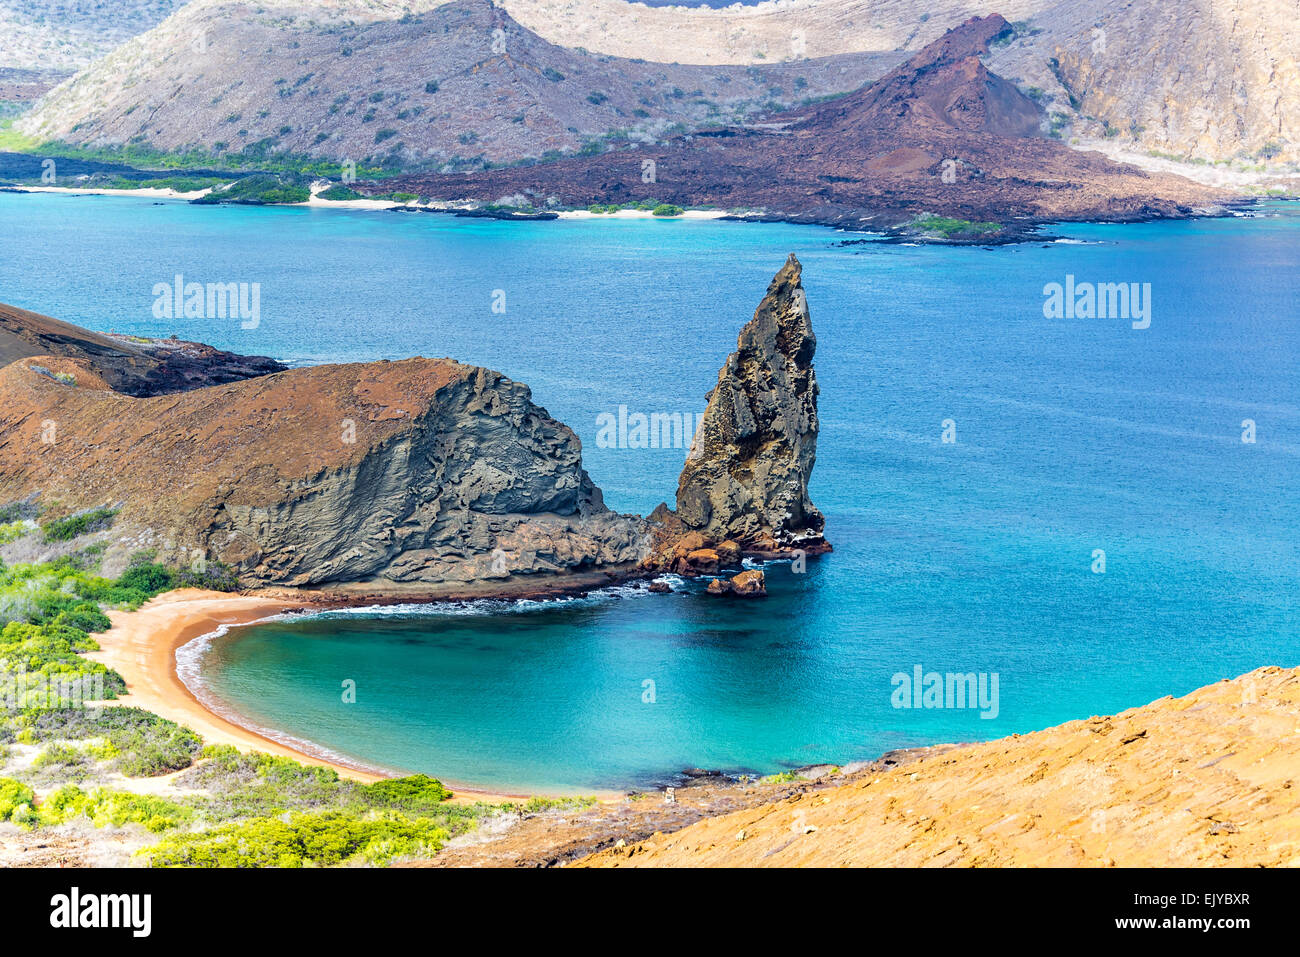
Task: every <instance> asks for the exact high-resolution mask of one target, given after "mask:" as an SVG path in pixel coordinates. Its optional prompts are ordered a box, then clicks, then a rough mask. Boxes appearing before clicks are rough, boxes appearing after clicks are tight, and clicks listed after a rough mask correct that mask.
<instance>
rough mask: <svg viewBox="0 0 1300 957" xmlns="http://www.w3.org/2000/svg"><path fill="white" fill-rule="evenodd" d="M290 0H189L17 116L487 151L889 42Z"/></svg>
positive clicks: (659, 122) (370, 150)
mask: <svg viewBox="0 0 1300 957" xmlns="http://www.w3.org/2000/svg"><path fill="white" fill-rule="evenodd" d="M294 9H295V8H289V7H284V8H280V7H276V6H275V5H274V4H266V5H262V4H253V3H251V2H249V3H245V2H239V0H230V2H225V3H215V2H211V0H197V2H195V3H193V4H191V5H190V6H188V7H186V8H185V9H183V10H182V11H181V12H180V13H178V14H177V15H176V16H174V17H172V18H171V19H169V20H168V21H166V22H165V23H164V24H162V25H161V26H159V27H158V28H156V29H154V30H152V31H150V32H149V33H147V34H145V35H143V36H140V37H137V38H135V39H133V40H131V41H129V42H128V43H126V44H124V45H123V46H122V47H120V48H119V49H118V50H116V51H114V53H113V54H111V55H110V56H108V57H106V58H105V59H104V60H102V61H100V62H99V63H97V64H96V65H95V66H94V67H92V68H91V69H90V70H87V71H85V72H83V73H82V74H80V75H78V76H77V77H75V78H73V79H72V80H70V81H68V82H67V83H65V84H63V85H62V86H60V87H59V88H58V89H56V90H55V91H53V92H52V93H51V94H50V96H49V97H48V98H47V99H46V100H45V101H44V103H43V104H42V106H41V107H40V108H39V109H38V110H37V111H36V112H35V113H34V114H32V115H31V116H29V117H26V118H24V119H23V120H22V121H21V122H20V124H19V128H20V129H21V130H22V131H24V132H26V133H28V134H29V135H32V136H35V137H37V138H39V139H42V140H46V139H53V140H61V141H66V142H69V143H75V144H86V145H106V144H123V143H140V144H147V145H149V146H152V147H155V148H159V149H164V150H183V149H190V148H200V149H211V150H215V151H217V152H226V153H240V152H241V151H244V152H250V153H253V154H259V153H262V152H268V151H278V150H285V151H290V152H293V153H298V154H308V155H313V156H320V157H328V158H331V159H334V160H337V161H339V162H342V161H344V160H348V159H350V160H353V161H361V160H363V159H366V158H368V157H380V156H389V155H394V154H395V155H396V156H399V157H400V158H401V162H403V163H405V164H418V163H434V164H437V163H447V162H454V161H457V160H466V161H469V160H477V159H483V160H487V161H489V162H495V163H499V162H511V161H515V160H519V159H523V158H528V157H542V156H544V155H546V154H547V153H549V152H552V151H555V152H557V153H558V152H559V151H566V150H567V151H575V150H578V149H582V148H584V147H586V148H588V149H591V148H594V147H593V146H592V144H593V141H595V140H598V139H599V138H601V137H604V136H607V135H609V134H611V133H615V132H616V133H617V135H618V136H620V137H629V138H632V139H639V140H641V141H644V142H653V141H654V140H655V139H658V138H660V137H662V136H664V135H665V134H666V133H669V132H671V131H676V130H680V129H690V128H697V127H699V126H702V125H707V124H716V123H717V122H719V121H722V122H734V121H737V120H740V119H743V118H744V117H746V116H748V115H750V114H752V113H761V112H767V111H770V110H771V109H772V108H773V106H774V105H775V106H791V105H795V104H798V103H799V102H801V101H803V100H806V99H809V98H816V97H819V96H824V95H826V94H829V93H835V92H840V91H842V90H843V89H845V88H852V87H856V86H860V85H861V84H862V83H864V82H866V81H867V80H869V79H870V78H871V77H873V76H878V75H879V74H880V73H881V72H883V70H884V69H887V68H888V66H890V65H892V64H893V62H894V61H895V60H896V57H894V56H892V55H885V56H880V55H866V54H852V55H847V56H843V57H834V58H829V59H824V60H819V61H816V62H803V63H790V64H772V65H769V66H764V67H746V66H733V67H714V66H674V65H670V64H660V63H648V62H638V61H633V60H625V59H617V58H613V57H608V56H595V55H591V54H587V53H584V52H581V51H577V50H568V49H564V48H562V47H558V46H556V45H554V44H552V43H549V42H547V41H546V40H543V39H541V38H539V37H538V36H536V35H535V34H533V33H532V32H530V31H528V30H526V29H525V28H523V27H521V26H520V25H519V24H517V23H516V22H515V21H514V20H513V19H512V18H511V17H510V16H509V14H508V13H506V12H505V11H504V10H503V9H502V8H500V7H499V6H494V5H493V4H492V3H490V2H488V0H456V2H454V3H446V4H435V5H432V6H431V8H430V9H428V10H426V11H425V12H423V13H421V14H419V15H411V16H405V17H399V18H391V17H390V18H388V19H383V18H377V17H376V16H374V15H372V16H370V17H369V18H358V19H356V20H344V19H340V18H339V17H338V15H337V14H338V12H339V10H342V9H350V8H346V7H344V6H343V5H336V6H333V5H332V6H322V7H320V8H319V10H317V12H318V13H320V14H321V15H320V16H319V17H318V18H315V19H312V18H305V17H304V16H303V15H301V14H300V13H295V12H293V11H294ZM313 10H316V8H313ZM389 12H390V13H391V11H389ZM371 13H372V14H373V11H371Z"/></svg>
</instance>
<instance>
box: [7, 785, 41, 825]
mask: <svg viewBox="0 0 1300 957" xmlns="http://www.w3.org/2000/svg"><path fill="white" fill-rule="evenodd" d="M35 800H36V795H35V794H33V793H32V789H31V788H29V787H28V786H27V785H26V784H23V783H22V782H21V781H15V780H14V779H13V778H0V822H3V821H8V820H9V819H10V818H11V817H12V816H13V813H14V811H16V810H18V809H19V808H21V807H23V806H27V807H30V806H31V805H32V803H33V802H34V801H35Z"/></svg>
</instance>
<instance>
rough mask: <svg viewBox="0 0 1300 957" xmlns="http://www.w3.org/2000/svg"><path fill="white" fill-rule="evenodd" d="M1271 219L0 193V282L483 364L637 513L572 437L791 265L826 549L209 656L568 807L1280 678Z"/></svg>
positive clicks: (1282, 590) (1287, 620)
mask: <svg viewBox="0 0 1300 957" xmlns="http://www.w3.org/2000/svg"><path fill="white" fill-rule="evenodd" d="M1269 211H1270V212H1271V213H1272V215H1270V216H1268V217H1266V218H1258V219H1225V220H1205V221H1194V222H1183V223H1161V224H1142V225H1132V226H1101V225H1070V226H1066V227H1062V228H1061V229H1060V230H1058V232H1060V233H1062V234H1064V235H1066V236H1068V237H1069V238H1070V239H1071V240H1072V242H1068V243H1043V244H1039V243H1034V244H1025V245H1020V246H1014V247H1003V248H998V249H944V248H925V247H908V246H885V245H875V244H873V245H855V246H850V247H842V246H840V245H838V243H839V242H840V240H841V239H843V238H845V237H844V236H843V235H842V234H838V233H835V232H832V231H829V230H825V229H820V228H815V227H796V226H786V225H776V224H772V225H757V224H735V223H718V222H653V221H650V222H642V221H631V222H596V223H592V222H558V223H499V222H491V221H479V220H457V219H451V218H445V217H441V216H423V215H421V216H415V215H399V214H392V213H346V212H340V211H329V210H325V211H317V210H297V209H281V210H274V209H270V210H268V209H225V208H215V209H214V208H202V207H189V206H186V205H183V204H178V203H165V204H162V205H154V204H152V203H151V202H150V201H147V200H138V199H119V198H76V197H65V196H48V195H46V196H23V195H0V224H2V225H3V229H0V300H3V301H7V302H11V303H16V304H18V305H23V306H26V307H29V308H33V309H37V310H39V311H42V312H46V313H49V314H53V315H56V316H59V317H61V318H66V319H70V320H72V321H76V322H80V323H83V324H85V325H88V326H91V327H94V328H100V329H110V328H112V329H115V330H117V331H120V332H133V333H138V334H143V335H167V334H170V333H172V332H175V333H177V334H178V335H181V336H182V337H186V338H195V339H202V340H205V341H209V342H212V343H214V344H216V345H219V346H222V347H225V348H230V349H236V350H240V351H244V352H256V353H264V354H271V355H275V356H277V357H279V358H283V359H286V360H289V361H293V362H325V361H357V360H365V359H375V358H397V357H402V356H406V355H411V354H423V355H436V356H441V355H450V356H454V357H456V358H459V359H461V360H462V361H466V362H473V363H479V364H483V365H488V366H491V367H493V368H497V369H500V370H502V371H503V372H506V373H507V374H509V375H510V376H512V377H513V378H517V379H519V380H521V381H523V382H527V383H528V384H529V385H530V386H531V387H532V389H533V395H534V398H535V399H536V401H538V402H539V403H540V404H541V405H543V406H545V407H546V408H547V409H548V410H549V411H550V412H551V414H553V415H554V416H556V417H557V418H559V419H561V420H562V421H565V422H567V423H568V424H569V425H571V426H572V427H573V428H574V430H575V431H576V432H577V433H578V434H579V436H580V437H581V438H582V439H583V442H584V449H585V459H586V465H587V468H588V470H589V471H590V473H591V475H592V478H593V479H594V480H595V482H596V483H597V484H598V485H601V486H602V487H603V488H604V489H605V492H606V498H607V501H608V502H609V503H610V504H611V505H612V506H613V507H615V508H619V509H622V510H628V511H638V512H645V511H648V510H649V509H650V508H652V507H653V506H654V505H655V504H656V503H657V502H659V501H660V500H662V499H665V498H669V497H671V495H672V494H673V492H674V490H675V487H676V476H677V472H678V470H679V469H680V467H681V463H682V460H683V458H684V455H685V452H684V450H681V449H653V450H640V449H605V448H599V447H597V443H596V431H597V416H598V415H600V414H601V413H602V412H616V411H617V409H618V407H619V406H620V405H626V406H627V407H628V409H629V411H644V412H647V413H648V412H653V411H669V412H674V411H682V412H698V411H701V410H702V408H703V395H704V393H705V392H706V391H707V390H708V389H709V387H710V386H711V384H712V382H713V380H714V378H715V377H716V373H717V368H718V366H719V364H720V363H721V361H722V359H723V358H724V357H725V356H726V354H727V352H728V351H729V350H730V349H731V348H732V347H733V346H734V342H735V335H736V332H737V330H738V329H739V327H740V325H741V324H742V323H743V322H744V321H745V320H747V319H748V318H749V316H750V315H751V314H752V312H753V309H754V307H755V305H756V304H757V303H758V300H759V298H760V297H761V296H762V293H763V291H764V289H765V287H766V283H767V281H768V280H769V279H770V278H771V276H772V274H773V273H774V272H775V271H776V269H777V268H778V267H779V266H780V265H781V263H782V261H783V260H784V258H785V255H786V254H787V253H789V252H795V253H797V254H798V256H799V257H800V259H801V260H802V262H803V264H804V282H805V286H806V288H807V291H808V299H809V304H810V307H811V310H812V316H813V325H814V328H815V330H816V332H817V336H818V341H819V348H818V357H817V372H818V377H819V380H820V382H821V388H822V395H821V412H822V435H821V441H820V443H819V455H818V463H817V470H816V473H815V475H814V479H813V487H812V495H813V499H814V501H815V502H816V503H817V505H818V507H819V508H821V509H822V511H823V512H825V514H826V518H827V537H828V538H829V539H830V540H831V541H832V542H833V543H834V545H835V547H836V551H835V553H834V554H832V555H829V556H826V557H824V558H822V559H820V560H816V561H810V562H809V565H808V571H807V573H806V574H803V575H796V574H792V573H791V571H790V569H789V568H788V567H785V566H776V567H772V568H769V580H770V589H771V592H772V595H771V597H770V598H769V599H768V600H766V601H764V602H754V603H748V604H744V603H732V602H721V601H717V600H711V599H709V598H707V597H706V596H703V595H700V594H699V593H698V590H696V589H694V588H692V587H682V588H680V590H679V591H677V592H676V593H674V594H672V595H669V596H645V595H642V596H635V595H631V594H629V593H627V592H626V591H625V590H620V591H619V592H617V593H614V594H609V595H600V596H596V597H594V598H591V599H587V600H584V601H579V602H569V603H564V604H557V605H550V606H545V607H536V606H528V607H525V608H510V609H508V608H505V607H502V606H477V607H469V608H460V609H453V610H451V611H449V612H444V613H438V614H419V615H407V616H401V615H397V616H393V615H391V614H390V615H388V616H385V617H384V618H382V619H376V618H365V617H359V616H356V615H350V616H347V617H346V618H343V619H334V620H315V621H312V622H308V623H302V622H297V623H284V622H278V623H273V624H268V625H264V626H259V627H256V628H252V629H246V630H245V631H244V632H243V634H241V635H239V636H238V637H237V638H234V637H227V638H221V639H218V640H216V641H214V642H213V643H212V645H211V647H210V650H209V652H208V654H207V655H206V656H205V657H204V658H203V659H202V676H203V681H204V683H205V684H206V686H207V688H208V689H209V693H210V694H212V695H214V696H215V697H216V698H217V699H218V700H219V701H221V702H223V703H224V705H225V706H228V707H230V708H233V709H235V710H237V711H239V712H240V713H241V714H243V715H245V716H246V717H247V718H248V719H249V720H251V721H252V722H254V723H256V724H258V725H261V726H265V727H270V728H275V729H279V730H281V731H283V732H287V733H289V734H291V735H295V736H297V737H301V738H305V739H308V740H311V741H313V742H316V743H317V744H319V745H322V746H324V747H327V748H329V749H332V750H334V751H337V752H340V753H343V754H346V755H349V756H352V757H354V758H357V759H361V760H365V761H368V762H370V763H376V764H381V765H384V766H388V767H395V768H401V769H410V770H423V771H428V772H431V773H435V774H440V775H442V776H443V777H444V778H446V779H448V780H451V781H455V782H461V783H472V784H480V785H488V786H510V787H516V788H534V789H545V790H555V791H571V790H584V789H586V790H590V789H593V788H604V787H611V788H612V787H623V786H627V785H631V784H638V783H648V782H651V781H656V780H663V779H665V778H666V777H667V776H669V775H670V774H671V773H672V772H674V771H676V770H678V769H680V768H683V767H688V766H708V767H721V768H726V769H729V770H753V771H763V772H768V771H773V770H778V769H780V768H783V767H790V766H798V765H804V764H810V763H814V762H819V761H833V762H835V763H842V762H846V761H850V760H854V759H857V758H867V757H874V756H876V755H877V754H879V753H880V752H881V751H884V750H886V749H889V748H893V747H900V746H907V745H915V744H923V743H930V742H935V741H949V740H973V739H979V738H990V737H996V736H999V735H1003V734H1007V733H1010V732H1015V731H1019V732H1023V731H1029V730H1033V729H1036V728H1040V727H1045V726H1047V725H1051V724H1054V723H1058V722H1060V721H1063V720H1067V719H1071V718H1078V717H1086V716H1088V715H1091V714H1097V713H1107V712H1112V711H1115V710H1120V709H1124V708H1128V707H1132V706H1135V705H1139V704H1143V703H1146V702H1148V701H1150V700H1152V699H1154V698H1157V697H1160V696H1162V695H1166V694H1181V693H1185V692H1187V691H1189V690H1191V689H1193V688H1195V687H1198V686H1200V685H1203V684H1207V683H1209V682H1212V681H1215V680H1218V679H1220V678H1224V677H1228V676H1234V675H1237V674H1240V673H1242V672H1245V671H1248V670H1251V669H1253V668H1255V667H1258V666H1260V665H1264V664H1280V665H1289V666H1294V665H1297V664H1300V618H1298V615H1297V611H1298V610H1300V598H1298V597H1297V596H1300V588H1297V585H1298V584H1300V561H1298V559H1300V535H1298V534H1297V531H1298V530H1300V371H1298V370H1300V363H1298V362H1297V359H1298V358H1300V308H1298V307H1297V305H1296V303H1297V294H1298V292H1300V289H1298V288H1297V285H1298V283H1297V277H1300V210H1298V209H1297V207H1296V206H1294V205H1290V206H1286V205H1276V206H1272V207H1269ZM177 272H180V273H183V274H184V275H185V277H186V279H187V280H197V281H205V282H206V281H242V282H260V283H261V285H262V316H261V322H260V325H259V326H258V328H256V329H252V330H244V329H241V328H240V327H239V323H238V322H237V321H231V320H214V321H211V322H207V321H200V320H177V321H169V320H163V321H158V320H154V319H153V317H152V315H151V306H152V302H153V298H152V294H151V289H152V286H153V284H154V283H157V282H170V281H171V279H172V276H173V275H174V274H175V273H177ZM1067 274H1072V275H1074V276H1075V277H1076V279H1077V280H1078V281H1079V282H1083V281H1100V282H1138V283H1150V284H1151V290H1152V292H1151V295H1152V303H1153V310H1152V320H1151V326H1150V328H1149V329H1145V330H1135V329H1132V328H1131V325H1130V323H1129V322H1128V321H1126V320H1123V319H1077V320H1048V319H1044V318H1043V314H1042V305H1043V292H1042V290H1043V286H1044V284H1046V283H1050V282H1064V281H1065V277H1066V275H1067ZM497 290H501V291H503V292H504V293H505V302H506V312H505V313H504V314H499V313H494V312H493V310H492V304H493V298H494V292H495V291H497ZM945 419H951V420H953V421H954V422H955V424H956V433H957V442H956V444H944V443H943V442H942V441H941V433H942V425H941V423H942V422H943V421H944V420H945ZM1244 419H1252V420H1254V421H1255V423H1256V430H1257V441H1256V442H1255V443H1254V444H1246V443H1243V442H1242V441H1241V438H1242V421H1243V420H1244ZM1095 549H1103V550H1104V551H1105V554H1106V570H1105V572H1104V574H1095V573H1094V572H1093V571H1092V565H1093V562H1094V559H1093V553H1094V550H1095ZM916 665H921V666H922V667H923V669H924V670H925V671H931V670H934V671H940V672H947V671H960V672H975V673H987V674H993V673H996V674H997V675H998V677H999V697H998V713H997V716H996V717H995V718H992V719H986V718H981V717H980V712H979V710H978V709H970V708H968V709H956V708H953V709H915V708H913V709H901V708H895V707H893V706H892V704H891V695H892V693H893V691H894V687H893V684H892V682H891V679H892V677H893V676H894V675H895V674H896V673H899V672H903V673H909V674H910V673H911V671H912V669H913V668H914V666H916ZM346 680H351V681H355V682H356V689H357V700H356V703H355V704H343V703H342V701H341V691H340V688H341V684H342V683H343V682H344V681H346ZM647 680H649V681H653V682H654V692H655V693H654V701H653V703H649V702H645V701H643V695H644V693H645V685H644V682H645V681H647Z"/></svg>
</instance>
